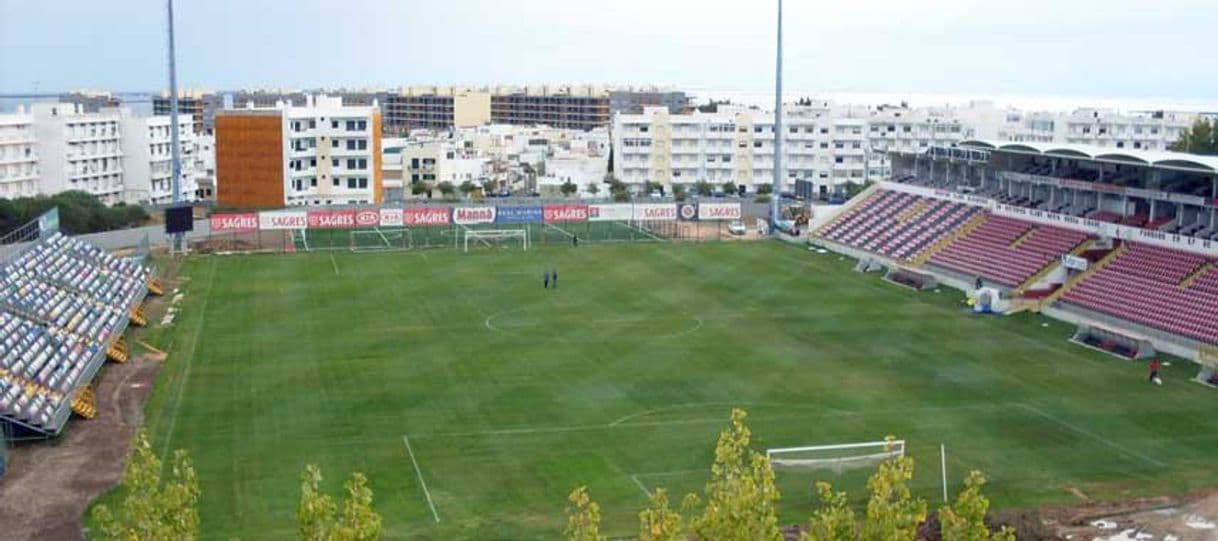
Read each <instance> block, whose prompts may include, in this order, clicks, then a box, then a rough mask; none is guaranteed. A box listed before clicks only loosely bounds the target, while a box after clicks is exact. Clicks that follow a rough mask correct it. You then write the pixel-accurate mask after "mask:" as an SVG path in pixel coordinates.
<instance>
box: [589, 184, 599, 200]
mask: <svg viewBox="0 0 1218 541" xmlns="http://www.w3.org/2000/svg"><path fill="white" fill-rule="evenodd" d="M588 193H590V194H592V197H596V194H598V193H601V187H600V185H599V184H597V183H595V182H589V183H588Z"/></svg>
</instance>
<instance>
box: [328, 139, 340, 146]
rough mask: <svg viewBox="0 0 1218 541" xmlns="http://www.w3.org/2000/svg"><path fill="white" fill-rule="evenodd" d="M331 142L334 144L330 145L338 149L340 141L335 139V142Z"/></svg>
mask: <svg viewBox="0 0 1218 541" xmlns="http://www.w3.org/2000/svg"><path fill="white" fill-rule="evenodd" d="M330 142H331V143H332V144H331V145H330V146H331V147H334V148H338V139H334V140H332V141H330Z"/></svg>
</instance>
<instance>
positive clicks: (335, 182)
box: [334, 177, 338, 188]
mask: <svg viewBox="0 0 1218 541" xmlns="http://www.w3.org/2000/svg"><path fill="white" fill-rule="evenodd" d="M334 187H335V188H337V187H338V177H334Z"/></svg>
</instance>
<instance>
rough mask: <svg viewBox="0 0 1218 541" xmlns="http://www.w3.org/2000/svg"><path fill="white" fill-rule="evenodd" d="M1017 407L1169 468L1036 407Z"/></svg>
mask: <svg viewBox="0 0 1218 541" xmlns="http://www.w3.org/2000/svg"><path fill="white" fill-rule="evenodd" d="M1017 406H1018V407H1019V408H1020V409H1023V410H1024V411H1027V412H1029V413H1031V414H1033V415H1036V416H1038V417H1041V418H1043V419H1046V420H1048V421H1052V422H1054V423H1057V424H1059V425H1061V426H1064V427H1066V428H1069V429H1070V430H1073V431H1075V432H1078V433H1079V434H1082V435H1084V436H1087V437H1089V438H1091V439H1093V440H1095V441H1098V442H1100V443H1102V444H1104V445H1107V446H1109V447H1111V448H1113V449H1116V450H1117V451H1120V452H1122V453H1124V454H1126V455H1128V456H1131V457H1134V458H1137V459H1139V460H1144V461H1146V462H1148V463H1150V464H1154V465H1155V466H1159V467H1165V466H1167V464H1166V463H1165V462H1162V461H1159V460H1156V459H1154V458H1151V457H1149V456H1146V455H1144V454H1142V453H1139V452H1137V451H1134V450H1132V449H1130V448H1128V447H1125V446H1124V445H1121V444H1119V443H1117V442H1115V441H1112V440H1110V439H1108V438H1105V437H1103V436H1101V435H1099V434H1096V433H1094V432H1091V431H1090V430H1087V429H1085V428H1081V427H1078V426H1075V425H1072V424H1070V423H1068V422H1066V421H1063V420H1061V419H1058V418H1057V417H1054V416H1052V415H1049V414H1048V413H1045V412H1043V411H1041V410H1039V409H1037V408H1035V407H1032V406H1029V405H1027V404H1017Z"/></svg>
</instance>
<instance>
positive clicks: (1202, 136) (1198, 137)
mask: <svg viewBox="0 0 1218 541" xmlns="http://www.w3.org/2000/svg"><path fill="white" fill-rule="evenodd" d="M1170 148H1171V150H1175V151H1177V152H1191V153H1193V154H1206V155H1215V154H1218V121H1214V120H1209V119H1206V118H1198V119H1197V121H1196V122H1194V123H1193V125H1192V126H1190V127H1188V128H1185V130H1184V132H1182V133H1181V134H1180V139H1179V140H1177V141H1176V142H1175V143H1173V144H1172V145H1171V147H1170Z"/></svg>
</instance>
